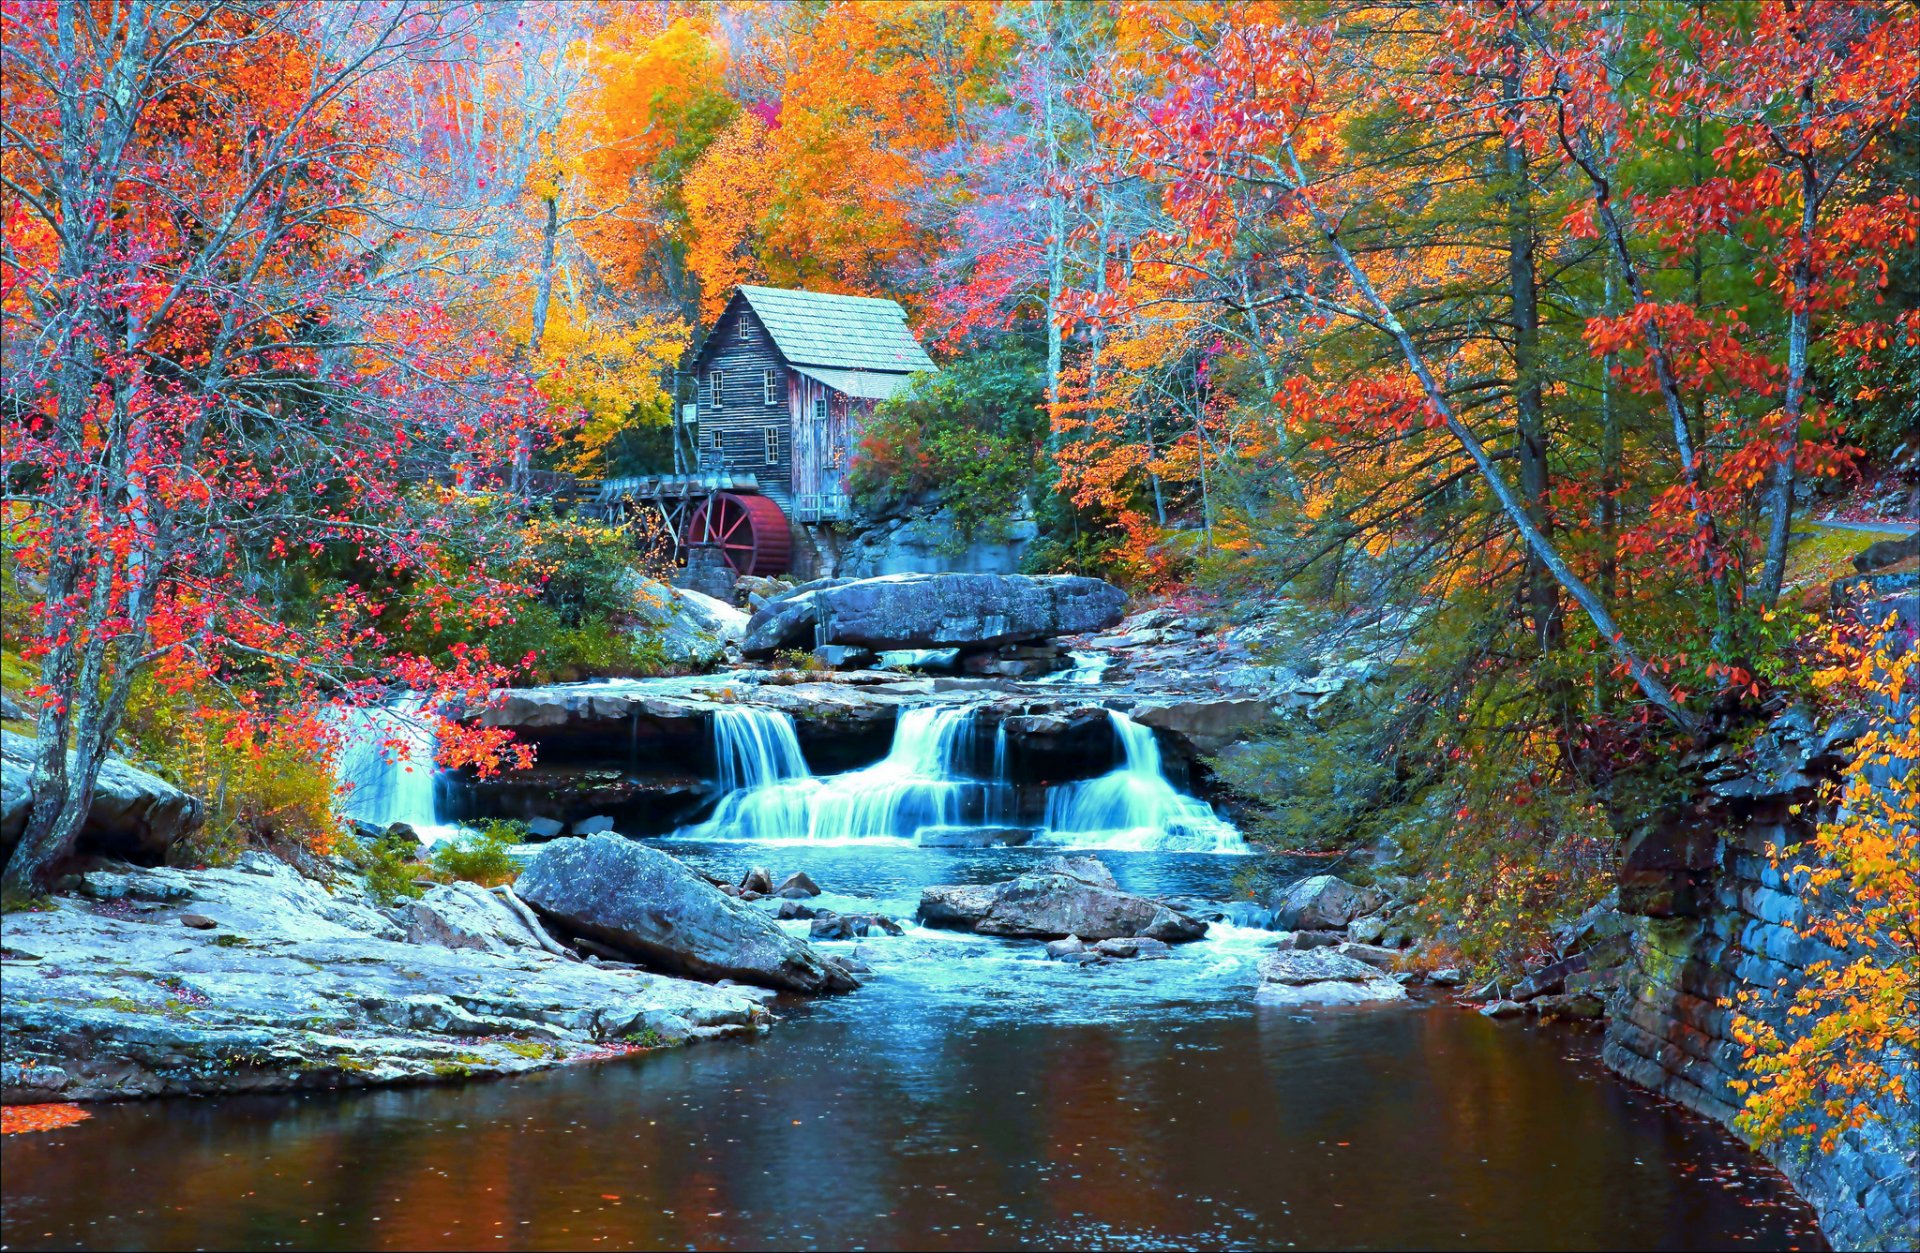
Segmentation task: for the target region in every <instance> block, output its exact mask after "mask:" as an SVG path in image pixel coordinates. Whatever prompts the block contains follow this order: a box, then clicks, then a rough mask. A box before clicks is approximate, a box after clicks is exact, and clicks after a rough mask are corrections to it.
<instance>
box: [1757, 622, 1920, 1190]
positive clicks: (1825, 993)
mask: <svg viewBox="0 0 1920 1253" xmlns="http://www.w3.org/2000/svg"><path fill="white" fill-rule="evenodd" d="M1917 662H1920V647H1916V645H1915V641H1914V639H1913V628H1912V627H1911V626H1907V625H1902V624H1900V623H1899V621H1898V619H1891V620H1889V621H1888V622H1885V623H1882V624H1880V625H1879V627H1878V629H1877V630H1876V631H1875V632H1873V634H1872V635H1871V636H1870V637H1869V638H1868V639H1867V641H1866V642H1865V643H1863V644H1849V643H1846V642H1844V641H1842V642H1840V643H1837V644H1836V645H1835V647H1834V657H1833V664H1832V665H1831V666H1830V667H1828V668H1827V669H1825V670H1823V671H1821V672H1820V673H1819V674H1818V676H1817V681H1818V682H1819V683H1821V684H1822V685H1823V686H1825V687H1826V688H1827V689H1828V690H1830V691H1832V692H1835V693H1837V694H1838V695H1840V696H1841V697H1843V698H1844V699H1845V703H1846V706H1847V707H1848V708H1850V709H1859V708H1862V707H1867V708H1875V709H1876V717H1875V718H1874V720H1873V722H1872V724H1871V725H1870V726H1869V728H1868V729H1867V731H1866V733H1865V734H1863V735H1862V736H1861V737H1860V739H1859V741H1858V743H1857V744H1856V746H1855V748H1856V751H1855V755H1854V760H1853V762H1852V764H1851V765H1850V766H1849V767H1848V768H1847V771H1846V778H1845V784H1844V786H1843V788H1842V791H1841V795H1840V806H1839V811H1838V816H1837V817H1836V818H1835V819H1834V821H1832V822H1827V823H1822V824H1821V825H1820V826H1819V828H1818V829H1817V831H1816V832H1815V835H1814V838H1813V839H1812V840H1811V841H1810V842H1809V843H1808V844H1807V845H1805V846H1798V845H1796V846H1794V847H1791V848H1788V849H1785V850H1782V852H1781V853H1780V854H1779V857H1780V859H1781V860H1786V859H1790V858H1800V859H1802V860H1800V861H1799V862H1798V863H1797V864H1795V865H1794V866H1793V871H1794V874H1795V875H1796V876H1799V877H1801V878H1802V879H1803V880H1804V885H1805V886H1804V887H1803V888H1802V895H1803V897H1805V898H1807V899H1819V898H1820V896H1821V895H1822V894H1824V893H1828V892H1829V891H1830V890H1831V892H1832V893H1833V897H1834V899H1836V900H1837V901H1839V902H1842V903H1839V904H1837V905H1835V906H1834V907H1832V908H1830V909H1829V910H1827V911H1826V912H1823V913H1820V914H1818V915H1816V916H1815V917H1814V918H1813V919H1812V921H1811V922H1810V923H1808V924H1807V925H1806V926H1805V927H1804V928H1803V930H1804V931H1805V933H1806V934H1807V936H1808V937H1809V938H1810V939H1814V940H1817V941H1819V942H1820V943H1822V944H1825V945H1828V946H1829V947H1831V948H1833V949H1835V950H1837V951H1838V952H1839V953H1840V954H1841V958H1840V960H1837V961H1825V962H1817V963H1815V964H1814V965H1813V966H1810V967H1809V968H1808V969H1807V978H1806V982H1805V983H1804V984H1802V985H1801V986H1800V987H1798V988H1796V989H1794V991H1793V992H1792V994H1791V995H1790V996H1785V997H1782V998H1780V999H1779V1000H1778V1001H1774V1000H1771V999H1770V998H1765V997H1756V996H1749V997H1746V998H1744V999H1743V1001H1742V1012H1741V1013H1739V1014H1737V1015H1736V1017H1735V1020H1734V1033H1735V1038H1736V1040H1738V1041H1739V1043H1740V1044H1741V1045H1742V1046H1743V1048H1744V1050H1745V1057H1746V1069H1747V1073H1748V1075H1749V1078H1748V1079H1745V1080H1742V1081H1740V1082H1738V1083H1737V1084H1736V1085H1735V1086H1736V1087H1737V1088H1738V1089H1739V1090H1740V1091H1742V1092H1743V1093H1744V1094H1745V1097H1746V1101H1745V1107H1744V1109H1743V1110H1742V1112H1741V1114H1740V1120H1739V1121H1740V1126H1741V1128H1742V1129H1743V1130H1744V1131H1746V1132H1747V1133H1748V1134H1749V1135H1751V1136H1753V1138H1754V1139H1755V1140H1757V1141H1759V1142H1761V1143H1771V1142H1775V1141H1780V1140H1783V1139H1790V1138H1799V1139H1804V1140H1809V1141H1813V1142H1816V1143H1817V1144H1818V1145H1819V1148H1820V1150H1821V1151H1822V1152H1825V1153H1831V1152H1832V1151H1833V1150H1834V1149H1835V1148H1836V1147H1837V1146H1838V1144H1839V1142H1840V1137H1841V1136H1842V1135H1843V1134H1844V1133H1845V1132H1847V1131H1848V1130H1850V1129H1852V1128H1855V1127H1858V1126H1860V1125H1862V1124H1864V1123H1866V1122H1869V1121H1873V1120H1876V1119H1877V1118H1879V1117H1880V1114H1879V1113H1878V1111H1877V1109H1876V1107H1877V1106H1888V1107H1894V1108H1897V1107H1898V1106H1899V1105H1900V1104H1901V1103H1903V1102H1905V1103H1911V1102H1912V1101H1913V1100H1914V1099H1915V1094H1914V1093H1913V1091H1912V1090H1911V1087H1910V1083H1911V1079H1912V1067H1913V1066H1914V1062H1915V1059H1916V1058H1917V1057H1920V691H1916V687H1915V680H1916V678H1920V671H1917V670H1916V669H1915V665H1916V663H1917ZM1876 707H1877V708H1876ZM1770 1011H1771V1012H1770Z"/></svg>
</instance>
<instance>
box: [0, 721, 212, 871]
mask: <svg viewBox="0 0 1920 1253" xmlns="http://www.w3.org/2000/svg"><path fill="white" fill-rule="evenodd" d="M33 754H34V739H33V737H32V736H30V735H20V734H18V733H16V732H13V731H0V865H4V864H5V862H6V860H7V858H9V857H11V856H12V855H13V846H14V845H15V844H16V843H18V842H19V840H20V836H21V834H22V833H23V832H24V831H25V830H26V827H27V811H28V810H29V808H31V804H30V802H31V801H32V794H31V792H30V790H29V787H28V784H29V782H30V780H31V778H32V774H33ZM205 818H206V806H205V805H203V804H202V803H201V802H200V799H199V798H198V797H195V796H189V795H188V794H187V793H185V792H183V791H181V790H180V789H179V788H177V787H175V786H174V785H173V784H171V783H169V782H167V781H166V780H165V779H163V778H161V777H160V776H159V775H157V774H149V773H148V772H147V771H145V770H142V769H140V768H139V767H138V766H135V765H133V764H132V763H130V762H128V761H126V760H124V759H123V758H119V757H108V758H107V760H106V762H105V763H104V764H103V765H102V766H101V767H100V780H99V782H98V783H96V784H95V785H94V789H93V803H92V805H91V806H89V807H88V809H87V817H86V820H85V822H83V823H82V824H81V827H80V834H79V836H78V837H77V839H76V840H75V842H74V849H75V851H76V852H79V853H83V854H84V853H93V854H98V855H102V856H108V857H121V858H125V859H127V860H129V861H136V862H143V863H148V864H154V865H157V864H159V862H161V861H162V860H163V859H164V858H165V857H166V854H167V850H168V849H169V848H171V847H172V846H173V844H174V842H175V841H177V840H178V839H180V837H181V836H184V835H186V834H188V833H189V832H191V831H192V830H194V828H196V827H198V826H199V825H200V824H201V822H202V821H204V820H205Z"/></svg>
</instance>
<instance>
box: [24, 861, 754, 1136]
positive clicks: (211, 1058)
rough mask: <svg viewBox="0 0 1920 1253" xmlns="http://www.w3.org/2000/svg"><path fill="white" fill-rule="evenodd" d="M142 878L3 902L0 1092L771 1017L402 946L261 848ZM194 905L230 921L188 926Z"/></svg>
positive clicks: (53, 1094)
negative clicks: (99, 889)
mask: <svg viewBox="0 0 1920 1253" xmlns="http://www.w3.org/2000/svg"><path fill="white" fill-rule="evenodd" d="M149 873H151V874H152V875H154V876H155V877H156V879H157V880H158V881H157V882H156V883H154V884H151V885H149V884H145V883H143V882H141V880H142V878H143V876H142V875H140V874H138V873H129V874H119V875H112V876H104V878H105V879H107V881H108V882H110V883H111V884H113V885H114V886H120V887H129V886H130V887H133V888H135V889H137V890H135V891H129V892H125V893H123V894H121V895H119V896H116V897H115V898H113V899H111V900H108V901H104V902H100V903H92V902H88V901H83V900H76V899H68V898H62V899H59V900H56V901H55V902H54V907H53V908H52V909H50V910H47V911H44V912H37V913H13V914H8V915H7V920H6V931H7V952H6V953H5V954H4V955H0V963H3V964H0V970H3V972H4V973H3V976H0V1061H4V1063H5V1065H4V1072H5V1082H4V1084H3V1085H0V1086H4V1088H5V1092H4V1094H0V1099H4V1100H6V1101H15V1100H39V1101H46V1100H91V1099H101V1098H115V1097H133V1096H161V1095H176V1094H197V1095H208V1094H216V1093H229V1092H259V1091H282V1090H289V1089H318V1088H334V1087H347V1086H363V1085H369V1084H382V1083H400V1082H416V1081H420V1080H435V1079H455V1078H463V1077H466V1076H469V1075H487V1074H512V1073H518V1072H521V1071H527V1070H535V1069H540V1068H543V1067H547V1066H552V1065H555V1064H559V1063H562V1062H566V1061H569V1060H575V1059H584V1058H592V1057H599V1056H607V1055H610V1046H611V1047H612V1048H613V1049H617V1048H621V1047H624V1046H625V1045H627V1044H632V1043H641V1044H648V1045H653V1044H665V1043H672V1042H677V1041H682V1040H687V1039H690V1038H696V1037H702V1036H711V1035H721V1034H729V1033H735V1032H751V1031H757V1030H759V1029H761V1027H762V1026H763V1025H764V1024H765V1023H766V1022H767V1021H768V1016H767V1012H766V1010H765V1008H764V1006H763V1005H762V1004H761V1001H762V998H763V997H764V996H765V995H766V994H765V993H762V992H760V991H759V990H758V989H751V988H740V987H734V988H721V987H712V986H709V985H706V984H701V983H694V982H691V981H688V980H685V979H676V978H670V977H668V976H665V975H657V974H651V973H647V972H643V971H614V970H605V969H600V968H597V967H594V966H590V965H586V964H584V963H581V962H577V961H571V960H567V959H563V958H559V957H555V956H552V955H550V954H547V953H545V952H543V951H541V950H538V949H528V948H515V949H511V950H510V951H508V952H504V953H497V952H488V951H485V950H483V949H479V948H449V947H445V946H444V945H443V944H439V943H413V942H408V941H407V940H406V939H405V938H404V936H405V932H404V931H403V929H402V927H401V926H400V925H399V923H398V922H397V921H396V920H395V918H394V917H392V916H389V915H388V914H387V913H386V912H385V911H383V910H382V909H381V908H379V907H378V906H376V905H375V904H374V903H373V902H372V901H371V900H369V899H368V898H367V896H366V894H365V892H364V891H363V890H362V889H361V888H360V887H359V885H358V884H357V882H355V881H353V880H351V879H347V878H344V877H343V878H342V879H340V880H338V881H336V882H335V883H333V884H331V885H328V886H322V885H321V884H318V883H315V882H313V881H312V880H310V879H305V878H302V877H301V876H300V875H299V874H298V873H296V872H295V871H294V870H293V868H292V867H290V866H287V865H286V864H285V863H283V862H280V861H278V860H276V859H274V858H271V857H268V856H265V855H264V854H258V853H250V854H247V855H246V856H245V857H243V858H242V860H241V862H240V863H239V865H238V866H236V867H235V868H233V869H228V870H206V871H186V872H179V871H154V872H149ZM181 881H184V883H185V885H186V887H187V893H186V895H185V897H184V898H182V897H179V896H178V895H177V889H178V888H179V886H180V883H181ZM103 886H104V884H103ZM155 897H162V898H173V899H163V900H155V899H153V898H155ZM186 913H193V914H199V915H202V916H205V917H208V918H212V919H214V920H216V921H217V922H218V924H219V925H218V927H217V928H214V929H210V930H196V929H193V928H189V927H184V926H182V925H181V924H180V919H181V917H182V915H183V914H186ZM395 913H396V914H402V916H404V914H403V911H395ZM28 954H31V955H32V957H33V958H37V959H38V960H28V959H27V956H26V955H28Z"/></svg>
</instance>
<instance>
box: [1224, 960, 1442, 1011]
mask: <svg viewBox="0 0 1920 1253" xmlns="http://www.w3.org/2000/svg"><path fill="white" fill-rule="evenodd" d="M1254 997H1255V999H1257V1000H1259V1001H1260V1002H1261V1003H1263V1004H1268V1005H1360V1004H1365V1003H1368V1002H1371V1001H1404V1000H1406V999H1407V990H1406V989H1405V988H1403V987H1401V986H1400V984H1399V983H1397V982H1395V981H1394V980H1393V979H1392V978H1390V977H1388V976H1387V975H1385V974H1382V973H1381V972H1380V971H1378V970H1375V969H1374V968H1373V967H1372V966H1369V965H1367V964H1366V963H1365V962H1363V961H1356V960H1355V959H1353V958H1351V957H1347V956H1345V955H1343V954H1340V953H1335V952H1332V951H1330V950H1328V949H1309V950H1306V951H1301V950H1298V949H1278V950H1275V951H1274V952H1271V953H1268V954H1267V955H1266V956H1265V957H1263V958H1261V959H1260V987H1259V989H1258V990H1257V991H1256V992H1255V993H1254Z"/></svg>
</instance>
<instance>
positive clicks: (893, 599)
mask: <svg viewBox="0 0 1920 1253" xmlns="http://www.w3.org/2000/svg"><path fill="white" fill-rule="evenodd" d="M1126 602H1127V596H1126V593H1125V592H1123V591H1121V590H1120V589H1119V588H1117V587H1115V586H1114V585H1113V584H1111V583H1108V582H1106V581H1105V580H1103V579H1090V578H1085V577H1082V576H1079V575H1067V574H1053V575H1024V574H895V575H883V576H881V577H878V578H871V579H855V580H852V581H850V582H844V583H839V584H837V585H832V586H815V587H814V588H812V589H811V590H809V589H807V588H802V589H800V590H798V591H796V592H795V593H793V594H792V595H790V596H787V597H784V598H782V599H780V600H777V601H773V602H770V603H769V604H768V605H767V606H766V607H765V608H763V609H761V610H760V611H759V612H758V613H756V614H754V616H753V618H752V620H751V621H749V622H748V624H747V633H746V638H745V640H744V641H743V642H742V644H741V651H742V652H743V653H745V654H746V655H747V656H749V657H756V656H766V655H767V654H769V653H772V652H774V651H776V650H778V649H781V648H795V647H808V648H810V647H814V646H816V645H819V644H846V645H854V646H857V647H861V648H870V649H873V650H875V651H891V650H897V649H908V648H955V647H968V648H986V647H991V646H993V645H996V644H1012V643H1018V642H1021V641H1026V640H1043V639H1051V638H1053V637H1054V636H1058V635H1080V634H1084V633H1086V632H1089V631H1098V630H1103V629H1105V628H1107V627H1110V626H1112V625H1113V624H1114V623H1116V622H1118V621H1120V618H1121V615H1122V614H1123V613H1124V612H1125V609H1126Z"/></svg>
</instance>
